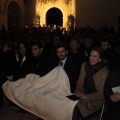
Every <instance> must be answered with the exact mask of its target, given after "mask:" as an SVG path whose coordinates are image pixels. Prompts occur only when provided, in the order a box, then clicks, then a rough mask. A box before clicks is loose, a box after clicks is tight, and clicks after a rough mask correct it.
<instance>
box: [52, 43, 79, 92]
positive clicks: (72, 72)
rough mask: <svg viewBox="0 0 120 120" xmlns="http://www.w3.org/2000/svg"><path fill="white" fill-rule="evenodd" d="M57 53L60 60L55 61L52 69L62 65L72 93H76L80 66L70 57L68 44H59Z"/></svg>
mask: <svg viewBox="0 0 120 120" xmlns="http://www.w3.org/2000/svg"><path fill="white" fill-rule="evenodd" d="M56 53H57V57H58V59H56V60H54V62H53V63H52V67H53V68H54V67H56V66H58V65H61V66H62V67H63V68H64V70H65V72H66V73H67V75H68V78H69V81H70V87H71V92H74V90H75V87H76V82H77V80H78V77H79V72H80V71H79V66H78V64H77V62H76V61H74V60H73V59H72V58H71V57H70V56H68V46H67V45H66V43H64V42H61V43H59V44H58V45H57V47H56Z"/></svg>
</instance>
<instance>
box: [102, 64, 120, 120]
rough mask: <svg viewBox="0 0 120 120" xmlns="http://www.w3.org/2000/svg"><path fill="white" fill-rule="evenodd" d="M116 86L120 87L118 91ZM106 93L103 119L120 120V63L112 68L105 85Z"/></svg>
mask: <svg viewBox="0 0 120 120" xmlns="http://www.w3.org/2000/svg"><path fill="white" fill-rule="evenodd" d="M115 87H118V91H116V90H115ZM104 95H105V104H104V109H103V114H102V120H120V65H118V66H114V67H113V68H111V69H110V72H109V75H108V77H107V80H106V82H105V86H104Z"/></svg>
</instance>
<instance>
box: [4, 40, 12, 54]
mask: <svg viewBox="0 0 120 120" xmlns="http://www.w3.org/2000/svg"><path fill="white" fill-rule="evenodd" d="M12 49H13V43H12V42H10V41H5V42H4V43H3V45H2V52H7V51H9V50H12Z"/></svg>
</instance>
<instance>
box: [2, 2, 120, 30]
mask: <svg viewBox="0 0 120 120" xmlns="http://www.w3.org/2000/svg"><path fill="white" fill-rule="evenodd" d="M11 1H15V2H17V4H18V5H19V7H20V9H21V14H22V27H24V26H25V25H28V27H32V26H33V17H34V15H35V0H26V1H27V2H26V3H24V0H0V25H1V24H4V25H5V27H7V14H8V12H9V11H7V6H8V3H10V2H11ZM119 6H120V0H76V27H86V26H92V27H94V28H99V27H102V26H108V27H111V26H117V23H118V17H119V16H120V9H119V8H120V7H119Z"/></svg>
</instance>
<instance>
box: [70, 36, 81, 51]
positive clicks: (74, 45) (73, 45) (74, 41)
mask: <svg viewBox="0 0 120 120" xmlns="http://www.w3.org/2000/svg"><path fill="white" fill-rule="evenodd" d="M79 47H80V43H79V40H78V39H77V38H72V39H71V41H70V50H71V51H72V52H75V51H77V50H78V48H79Z"/></svg>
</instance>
